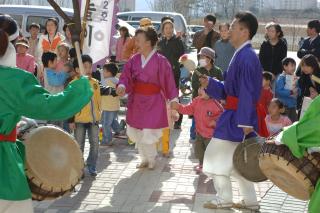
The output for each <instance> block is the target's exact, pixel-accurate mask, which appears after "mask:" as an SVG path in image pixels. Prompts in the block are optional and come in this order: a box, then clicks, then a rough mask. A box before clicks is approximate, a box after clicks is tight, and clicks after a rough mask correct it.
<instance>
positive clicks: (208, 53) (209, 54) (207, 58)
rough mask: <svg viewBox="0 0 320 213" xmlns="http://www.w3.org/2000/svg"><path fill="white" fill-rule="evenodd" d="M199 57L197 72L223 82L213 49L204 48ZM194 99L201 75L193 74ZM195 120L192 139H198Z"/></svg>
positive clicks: (191, 130)
mask: <svg viewBox="0 0 320 213" xmlns="http://www.w3.org/2000/svg"><path fill="white" fill-rule="evenodd" d="M198 56H199V67H197V68H196V72H198V73H201V74H202V75H206V76H209V77H212V78H216V79H218V80H219V81H222V80H223V75H222V71H221V69H220V68H219V67H217V66H216V64H215V59H216V53H215V51H214V50H213V49H211V48H209V47H202V48H201V49H200V52H199V53H198ZM191 85H192V98H196V97H197V96H198V89H199V88H200V81H199V75H197V74H193V75H192V80H191ZM195 126H196V123H195V120H194V119H192V125H191V128H190V139H191V141H192V140H195V139H196V131H195Z"/></svg>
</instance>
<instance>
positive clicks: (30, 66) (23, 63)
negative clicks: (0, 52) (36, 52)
mask: <svg viewBox="0 0 320 213" xmlns="http://www.w3.org/2000/svg"><path fill="white" fill-rule="evenodd" d="M17 67H19V68H20V69H23V70H26V71H28V72H31V73H34V72H35V69H36V63H35V59H34V57H33V56H32V55H30V54H28V53H27V54H25V55H21V54H18V53H17Z"/></svg>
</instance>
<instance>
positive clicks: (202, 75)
mask: <svg viewBox="0 0 320 213" xmlns="http://www.w3.org/2000/svg"><path fill="white" fill-rule="evenodd" d="M193 73H194V74H196V75H197V76H198V77H200V78H201V77H202V78H204V77H205V76H206V75H204V74H202V73H201V72H199V71H198V70H194V71H193Z"/></svg>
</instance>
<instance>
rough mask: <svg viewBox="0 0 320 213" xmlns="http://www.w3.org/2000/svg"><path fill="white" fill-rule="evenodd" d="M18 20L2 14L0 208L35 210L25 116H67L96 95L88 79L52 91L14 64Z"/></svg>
mask: <svg viewBox="0 0 320 213" xmlns="http://www.w3.org/2000/svg"><path fill="white" fill-rule="evenodd" d="M18 35H19V33H18V27H17V24H16V22H15V21H14V20H13V19H12V18H11V17H10V16H8V15H0V171H1V175H0V212H1V213H3V212H5V213H11V212H24V213H29V212H33V207H32V201H31V192H30V189H29V186H28V183H27V179H26V176H25V172H24V146H23V144H22V143H21V142H19V141H16V124H17V123H18V122H19V121H20V119H21V116H26V117H29V118H34V119H39V120H63V119H66V118H68V117H71V116H73V115H74V114H76V113H77V112H79V111H80V110H81V109H82V108H83V107H84V106H85V105H86V104H87V103H88V102H89V101H90V98H91V96H92V90H91V86H90V84H89V81H88V79H86V78H85V77H81V78H80V79H79V80H76V81H74V82H72V83H71V84H70V85H69V86H68V87H67V88H66V89H65V91H64V92H62V93H59V94H56V95H51V94H50V93H49V92H47V91H46V90H44V89H43V88H42V87H41V86H40V84H39V83H38V81H37V79H36V78H35V77H34V76H33V75H32V74H30V73H28V72H26V71H23V70H20V69H17V68H14V67H15V59H16V53H15V49H14V46H13V45H12V43H11V41H14V40H15V39H16V38H17V37H18Z"/></svg>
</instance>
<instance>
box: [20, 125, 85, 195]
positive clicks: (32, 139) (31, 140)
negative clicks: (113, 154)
mask: <svg viewBox="0 0 320 213" xmlns="http://www.w3.org/2000/svg"><path fill="white" fill-rule="evenodd" d="M25 147H26V174H27V177H28V178H29V180H30V181H32V183H33V184H34V185H36V186H38V187H39V188H41V189H43V190H46V191H48V192H62V191H67V190H70V189H71V188H73V187H74V186H75V185H76V184H77V183H78V182H79V180H80V179H81V176H82V172H83V167H84V162H83V157H82V153H81V150H80V148H79V146H78V144H77V143H76V141H75V140H74V139H73V138H72V136H71V135H69V134H68V133H66V132H64V131H63V130H61V129H59V128H57V127H54V126H42V127H39V128H36V129H34V130H32V131H31V132H30V133H28V134H27V136H26V140H25Z"/></svg>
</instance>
